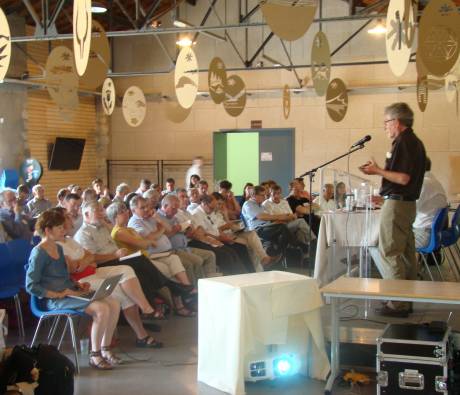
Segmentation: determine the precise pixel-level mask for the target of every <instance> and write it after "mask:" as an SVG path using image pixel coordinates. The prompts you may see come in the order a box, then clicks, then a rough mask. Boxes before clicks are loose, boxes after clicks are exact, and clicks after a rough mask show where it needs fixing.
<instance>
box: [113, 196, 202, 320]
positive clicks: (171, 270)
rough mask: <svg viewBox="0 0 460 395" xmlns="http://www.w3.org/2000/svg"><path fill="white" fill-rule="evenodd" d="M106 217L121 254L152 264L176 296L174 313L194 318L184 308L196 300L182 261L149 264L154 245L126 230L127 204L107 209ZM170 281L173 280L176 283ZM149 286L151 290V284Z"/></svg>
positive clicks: (132, 231) (114, 205) (119, 204)
mask: <svg viewBox="0 0 460 395" xmlns="http://www.w3.org/2000/svg"><path fill="white" fill-rule="evenodd" d="M138 198H140V199H143V198H142V197H140V196H138ZM139 204H140V203H139ZM143 204H145V203H143ZM107 216H108V217H109V219H110V221H111V222H112V223H113V224H114V227H113V229H112V238H113V240H114V241H115V242H116V243H117V245H118V246H119V247H121V248H122V250H125V251H126V253H130V254H131V253H135V252H137V251H141V252H142V256H141V257H139V258H136V260H137V261H139V260H140V261H141V262H142V263H144V262H145V260H147V261H148V262H150V267H151V268H152V269H153V268H154V269H155V271H159V273H160V276H157V277H158V278H159V279H160V280H161V283H162V286H167V287H168V288H169V290H170V291H171V293H172V294H173V295H174V306H171V307H175V309H176V310H175V313H176V314H177V315H179V316H183V317H191V316H194V313H193V312H192V311H190V310H189V309H188V308H187V307H185V306H184V305H183V303H182V300H184V301H186V302H187V301H188V300H190V299H191V298H194V294H195V293H196V290H195V289H194V287H193V286H192V285H191V284H190V281H189V279H188V277H187V274H186V273H185V270H184V267H183V266H182V264H181V262H180V260H179V258H178V257H177V256H175V255H174V256H175V257H176V258H177V259H174V260H170V261H169V264H168V261H165V260H161V261H160V260H158V259H154V260H150V258H149V256H150V254H149V252H148V248H150V247H152V245H153V243H154V242H153V240H151V239H147V238H144V237H142V236H141V235H140V234H139V233H137V232H136V231H135V230H134V229H133V228H130V227H127V224H128V219H129V213H128V209H127V208H126V207H125V205H124V204H122V203H112V204H111V205H110V206H109V207H108V208H107ZM171 256H173V255H171ZM123 262H126V261H123ZM144 269H145V268H143V270H144ZM150 271H152V270H150ZM149 274H150V273H147V275H149ZM140 275H141V274H137V276H138V278H139V279H140V278H141V277H140ZM163 279H167V281H164V280H163ZM169 280H174V281H176V282H177V283H175V282H174V281H169ZM155 282H157V280H155ZM141 285H142V289H144V285H143V284H142V282H141ZM146 286H147V287H148V284H147V285H146ZM144 292H145V291H144ZM188 307H190V306H188Z"/></svg>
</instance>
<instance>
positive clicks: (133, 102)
mask: <svg viewBox="0 0 460 395" xmlns="http://www.w3.org/2000/svg"><path fill="white" fill-rule="evenodd" d="M122 111H123V117H124V118H125V121H126V123H127V124H128V125H129V126H132V127H134V128H135V127H137V126H139V125H140V124H141V123H142V121H143V120H144V118H145V114H146V113H147V102H146V100H145V96H144V92H142V89H141V88H139V87H137V86H130V87H129V88H128V89H127V90H126V92H125V94H124V96H123V104H122Z"/></svg>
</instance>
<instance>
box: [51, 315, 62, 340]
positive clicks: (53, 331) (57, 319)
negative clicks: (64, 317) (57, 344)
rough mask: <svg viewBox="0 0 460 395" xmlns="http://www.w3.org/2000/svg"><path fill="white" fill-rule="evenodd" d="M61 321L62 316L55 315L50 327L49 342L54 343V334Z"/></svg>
mask: <svg viewBox="0 0 460 395" xmlns="http://www.w3.org/2000/svg"><path fill="white" fill-rule="evenodd" d="M60 321H61V316H60V315H57V316H56V317H54V319H53V324H52V325H51V328H50V331H49V334H48V344H51V343H52V341H53V339H54V335H55V333H56V329H57V327H58V326H59V322H60Z"/></svg>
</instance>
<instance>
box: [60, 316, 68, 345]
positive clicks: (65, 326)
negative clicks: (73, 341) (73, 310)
mask: <svg viewBox="0 0 460 395" xmlns="http://www.w3.org/2000/svg"><path fill="white" fill-rule="evenodd" d="M67 325H69V320H66V322H65V325H64V329H63V330H62V334H61V339H60V340H59V343H58V347H57V348H58V350H61V345H62V341H63V340H64V336H65V332H66V330H67Z"/></svg>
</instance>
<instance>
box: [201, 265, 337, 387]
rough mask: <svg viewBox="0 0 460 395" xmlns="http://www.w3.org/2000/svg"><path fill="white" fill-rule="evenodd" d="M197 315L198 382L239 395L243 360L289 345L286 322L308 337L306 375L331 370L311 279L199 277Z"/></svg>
mask: <svg viewBox="0 0 460 395" xmlns="http://www.w3.org/2000/svg"><path fill="white" fill-rule="evenodd" d="M198 289H199V293H198V294H199V316H198V329H199V330H198V381H201V382H203V383H205V384H208V385H210V386H212V387H214V388H217V389H219V390H221V391H224V392H228V393H230V394H232V395H233V394H236V395H241V394H244V391H245V390H244V373H245V370H244V369H245V366H244V361H245V358H246V357H247V356H248V355H249V354H250V353H251V352H252V351H253V350H254V349H255V348H256V347H257V346H258V345H260V344H263V345H271V344H273V345H278V344H286V343H287V342H288V341H289V338H288V337H289V336H288V333H290V331H289V327H290V325H291V321H294V320H297V322H298V321H299V318H300V319H301V320H302V321H303V323H302V324H303V328H304V331H303V337H304V343H306V342H307V341H308V336H309V333H310V334H311V338H312V344H311V349H310V353H311V355H312V360H313V361H314V364H313V363H312V364H311V366H310V367H309V374H310V377H313V378H317V379H322V380H324V379H325V378H326V376H327V374H328V372H329V370H330V366H329V361H328V358H327V355H326V352H325V347H324V337H323V330H322V326H321V317H320V313H319V311H320V309H319V308H320V307H321V306H322V304H323V302H322V298H321V294H320V293H319V289H318V286H317V283H316V281H315V280H314V279H312V278H310V277H306V276H301V275H298V274H293V273H287V272H277V271H272V272H262V273H252V274H242V275H236V276H227V277H216V278H209V279H201V280H199V282H198Z"/></svg>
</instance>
